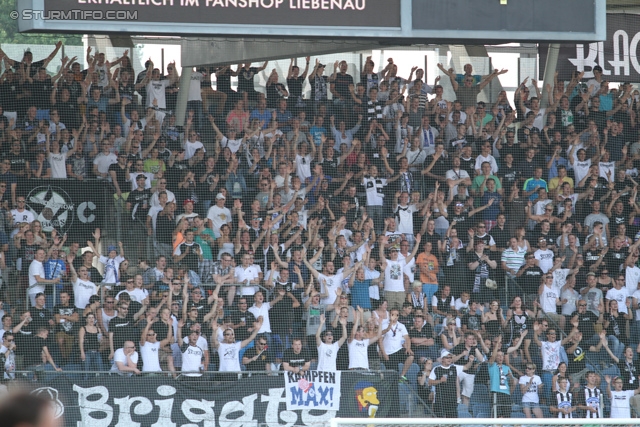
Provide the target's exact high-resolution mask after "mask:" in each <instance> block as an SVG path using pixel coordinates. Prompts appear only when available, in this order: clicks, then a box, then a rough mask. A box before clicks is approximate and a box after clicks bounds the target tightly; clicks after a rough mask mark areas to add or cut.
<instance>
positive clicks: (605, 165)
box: [598, 162, 616, 182]
mask: <svg viewBox="0 0 640 427" xmlns="http://www.w3.org/2000/svg"><path fill="white" fill-rule="evenodd" d="M598 169H599V171H600V177H601V178H604V179H606V180H607V182H613V181H614V180H615V179H616V162H599V163H598ZM607 172H609V176H607Z"/></svg>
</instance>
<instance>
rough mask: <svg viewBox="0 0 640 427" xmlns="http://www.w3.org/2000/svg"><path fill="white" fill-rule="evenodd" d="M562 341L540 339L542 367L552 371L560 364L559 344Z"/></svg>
mask: <svg viewBox="0 0 640 427" xmlns="http://www.w3.org/2000/svg"><path fill="white" fill-rule="evenodd" d="M561 345H562V341H560V340H558V341H553V342H551V341H542V347H540V353H541V354H542V369H543V370H545V371H554V370H556V369H558V365H559V364H560V346H561Z"/></svg>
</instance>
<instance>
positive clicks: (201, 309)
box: [187, 298, 211, 323]
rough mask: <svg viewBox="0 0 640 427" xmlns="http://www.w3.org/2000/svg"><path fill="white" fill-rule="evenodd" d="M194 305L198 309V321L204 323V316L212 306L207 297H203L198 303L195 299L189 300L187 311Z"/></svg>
mask: <svg viewBox="0 0 640 427" xmlns="http://www.w3.org/2000/svg"><path fill="white" fill-rule="evenodd" d="M192 307H195V308H196V309H197V310H198V322H199V323H202V322H203V321H204V316H206V315H207V314H208V313H209V312H210V311H211V306H210V305H209V304H207V299H206V298H201V299H200V301H198V302H197V303H196V302H195V301H189V304H188V305H187V311H189V310H191V308H192Z"/></svg>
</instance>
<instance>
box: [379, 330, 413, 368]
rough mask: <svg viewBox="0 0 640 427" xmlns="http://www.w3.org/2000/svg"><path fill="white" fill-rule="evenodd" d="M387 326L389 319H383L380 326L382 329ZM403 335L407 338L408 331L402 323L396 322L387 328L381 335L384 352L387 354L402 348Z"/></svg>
mask: <svg viewBox="0 0 640 427" xmlns="http://www.w3.org/2000/svg"><path fill="white" fill-rule="evenodd" d="M388 326H389V319H384V320H383V321H382V326H380V327H381V328H382V330H385V329H387V327H388ZM405 336H406V337H407V339H408V336H409V333H408V332H407V328H405V326H404V325H403V324H402V323H400V322H397V323H396V325H395V326H394V327H393V328H391V329H389V331H388V332H387V333H386V334H384V336H383V340H382V345H383V347H384V351H385V353H386V354H387V355H389V354H394V353H396V352H398V351H400V350H402V348H403V346H402V344H403V343H404V340H405ZM394 368H395V367H394Z"/></svg>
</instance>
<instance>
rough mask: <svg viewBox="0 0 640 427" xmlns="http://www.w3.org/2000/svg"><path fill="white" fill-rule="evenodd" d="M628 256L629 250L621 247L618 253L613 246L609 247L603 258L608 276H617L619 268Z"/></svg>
mask: <svg viewBox="0 0 640 427" xmlns="http://www.w3.org/2000/svg"><path fill="white" fill-rule="evenodd" d="M628 255H629V248H624V247H623V248H621V249H620V250H619V251H616V250H615V249H614V248H613V246H609V250H608V251H607V253H606V254H605V256H604V262H605V264H606V265H607V268H608V269H609V274H610V275H614V274H618V272H619V271H620V266H621V265H622V264H624V262H625V260H626V259H627V256H628Z"/></svg>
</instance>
